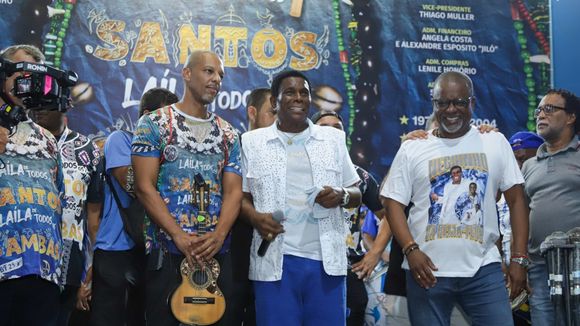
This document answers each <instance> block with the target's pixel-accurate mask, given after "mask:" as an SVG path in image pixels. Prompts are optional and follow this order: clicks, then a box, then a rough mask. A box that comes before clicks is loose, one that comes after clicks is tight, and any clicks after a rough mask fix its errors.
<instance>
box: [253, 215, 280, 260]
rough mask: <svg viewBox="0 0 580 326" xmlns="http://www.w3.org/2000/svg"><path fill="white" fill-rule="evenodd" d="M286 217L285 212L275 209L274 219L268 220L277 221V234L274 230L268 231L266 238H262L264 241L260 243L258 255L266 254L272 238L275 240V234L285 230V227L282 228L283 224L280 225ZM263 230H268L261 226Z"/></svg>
mask: <svg viewBox="0 0 580 326" xmlns="http://www.w3.org/2000/svg"><path fill="white" fill-rule="evenodd" d="M283 219H284V213H283V212H282V211H281V210H277V211H274V212H273V213H272V219H271V220H270V221H267V220H266V221H267V222H269V223H272V222H275V224H276V225H275V226H276V228H275V229H277V230H276V231H275V232H276V234H274V233H272V232H268V233H267V236H266V238H265V239H262V243H261V244H260V248H258V256H260V257H264V255H265V254H266V251H267V250H268V247H269V246H270V242H272V240H274V237H275V235H278V233H281V232H284V229H283V228H282V225H280V222H281V221H282V220H283ZM261 229H262V230H263V231H265V230H264V229H266V230H267V228H261Z"/></svg>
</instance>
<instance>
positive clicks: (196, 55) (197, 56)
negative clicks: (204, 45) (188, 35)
mask: <svg viewBox="0 0 580 326" xmlns="http://www.w3.org/2000/svg"><path fill="white" fill-rule="evenodd" d="M205 56H215V57H217V58H219V57H218V56H217V54H215V53H214V52H212V51H208V50H196V51H193V52H191V53H190V54H189V56H188V57H187V61H185V67H187V68H192V67H194V66H195V65H196V64H197V63H199V61H200V60H201V59H202V58H203V57H205Z"/></svg>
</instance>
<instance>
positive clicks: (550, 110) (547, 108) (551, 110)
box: [534, 104, 566, 117]
mask: <svg viewBox="0 0 580 326" xmlns="http://www.w3.org/2000/svg"><path fill="white" fill-rule="evenodd" d="M556 110H566V108H563V107H561V106H556V105H552V104H546V105H541V106H538V108H537V109H535V110H534V114H535V115H536V117H537V116H539V115H540V112H542V111H544V113H545V114H552V113H554V112H556Z"/></svg>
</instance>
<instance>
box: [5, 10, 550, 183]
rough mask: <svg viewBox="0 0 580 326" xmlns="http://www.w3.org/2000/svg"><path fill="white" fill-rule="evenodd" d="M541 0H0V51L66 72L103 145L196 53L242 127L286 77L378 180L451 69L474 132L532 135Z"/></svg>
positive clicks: (176, 85)
mask: <svg viewBox="0 0 580 326" xmlns="http://www.w3.org/2000/svg"><path fill="white" fill-rule="evenodd" d="M546 3H547V0H543V1H534V0H529V1H526V2H523V1H505V0H489V1H475V0H471V1H466V0H462V1H460V0H454V1H435V0H421V1H419V0H408V1H396V0H381V1H370V0H366V1H354V0H353V1H352V2H351V1H348V0H343V1H339V0H303V1H301V0H241V1H227V0H211V1H209V0H196V1H193V0H175V1H171V2H168V1H162V0H124V1H103V0H78V1H76V0H56V1H46V0H45V1H41V0H21V1H12V0H10V1H8V0H0V28H1V30H2V31H3V36H2V38H0V47H2V48H4V47H6V46H8V45H11V44H16V43H32V44H36V45H38V46H39V47H41V48H42V50H43V52H44V53H45V54H46V57H47V63H48V64H50V65H53V66H55V67H59V68H61V69H68V70H73V71H75V72H76V73H77V74H78V75H79V79H80V81H79V83H78V85H77V86H75V87H74V88H73V91H72V93H73V102H74V108H72V109H70V110H69V112H68V113H67V116H68V121H69V126H70V127H71V128H72V129H75V130H77V131H79V132H81V133H83V134H87V135H90V136H93V137H97V140H100V141H102V140H103V139H104V138H105V137H106V136H107V135H108V134H109V133H111V132H112V131H114V130H117V129H128V130H131V129H132V128H133V127H134V124H135V123H136V120H137V111H138V103H139V99H140V97H141V95H142V94H143V93H144V92H145V91H147V90H148V89H150V88H152V87H166V88H168V89H170V90H171V91H174V92H175V93H176V94H177V95H178V96H181V94H183V84H182V81H181V69H182V67H183V63H184V62H185V60H186V58H187V56H188V54H189V53H190V52H191V51H193V50H198V49H201V50H212V51H215V52H217V53H218V54H219V55H220V57H222V59H223V61H224V64H225V68H226V69H225V79H224V81H223V85H222V91H221V92H220V94H219V95H218V96H217V98H216V100H215V101H214V103H212V104H211V111H213V112H215V113H217V114H218V115H220V116H222V117H223V118H225V119H226V120H228V121H229V122H231V123H232V124H233V125H234V126H235V127H236V128H238V129H239V130H240V132H244V131H246V129H247V121H246V120H247V119H246V113H245V107H246V99H247V96H248V94H249V93H250V91H251V90H252V89H254V88H257V87H269V86H270V83H271V80H272V77H273V76H274V75H275V74H276V73H278V72H280V71H283V70H285V69H295V70H300V71H303V72H304V73H305V74H306V76H308V78H309V79H310V80H311V82H312V86H313V105H312V111H314V110H318V109H320V108H324V109H332V110H337V111H340V114H341V116H342V117H343V118H344V121H345V129H346V132H347V133H348V135H349V138H348V139H349V146H350V150H351V154H352V158H353V161H354V162H355V163H356V164H359V165H361V166H362V167H364V168H366V169H368V170H370V171H371V172H372V173H373V174H374V175H375V176H376V177H377V178H382V177H383V176H384V175H385V173H386V171H387V169H388V167H389V166H390V164H391V162H392V160H393V157H394V155H395V153H396V151H397V149H398V148H399V145H400V139H401V137H402V136H403V135H404V134H406V133H408V132H409V131H412V130H414V129H418V128H424V126H425V123H426V121H427V118H428V116H429V115H430V114H431V112H432V105H431V89H432V82H433V80H434V79H435V78H436V77H437V75H438V74H440V73H442V72H445V71H449V70H458V71H462V72H464V73H466V74H468V75H469V76H470V77H471V78H472V79H473V81H474V84H475V96H476V107H475V111H474V114H473V121H472V123H473V124H475V125H480V124H484V123H485V124H492V125H495V126H497V127H498V128H499V129H500V131H502V132H503V133H504V134H505V135H506V136H507V137H509V136H510V135H511V134H513V133H514V132H516V131H520V130H524V129H528V128H532V129H533V127H534V126H533V124H529V122H531V118H532V117H531V116H530V112H531V110H533V108H534V107H535V106H536V105H537V102H538V95H541V94H542V92H544V91H545V90H546V89H547V88H548V85H549V72H550V66H549V58H548V56H547V55H546V48H547V50H548V51H549V45H547V46H544V45H545V44H544V43H543V41H546V31H547V30H548V21H549V20H548V19H547V17H548V16H547V5H546ZM542 37H543V41H542Z"/></svg>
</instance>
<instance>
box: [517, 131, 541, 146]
mask: <svg viewBox="0 0 580 326" xmlns="http://www.w3.org/2000/svg"><path fill="white" fill-rule="evenodd" d="M509 142H510V145H512V150H514V151H517V150H518V149H526V148H532V149H537V148H538V147H540V145H542V144H543V143H544V140H543V139H542V137H540V136H538V134H536V133H534V132H530V131H518V132H516V133H515V134H514V135H513V136H511V138H510V140H509Z"/></svg>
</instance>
